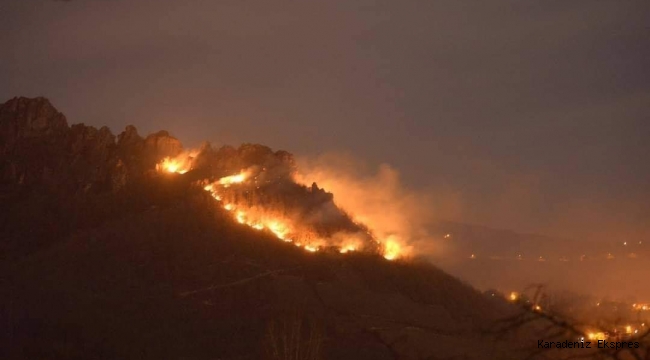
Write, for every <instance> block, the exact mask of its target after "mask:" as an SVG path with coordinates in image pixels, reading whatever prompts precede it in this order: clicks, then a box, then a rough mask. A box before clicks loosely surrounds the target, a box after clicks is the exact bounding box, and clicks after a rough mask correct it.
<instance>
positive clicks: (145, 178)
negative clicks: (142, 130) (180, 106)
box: [0, 99, 520, 359]
mask: <svg viewBox="0 0 650 360" xmlns="http://www.w3.org/2000/svg"><path fill="white" fill-rule="evenodd" d="M7 104H9V105H7ZM7 104H5V105H3V107H2V108H0V121H2V123H0V129H1V130H2V133H1V134H2V135H3V138H1V139H0V141H1V142H0V149H1V150H2V151H3V152H2V158H1V159H0V171H2V172H1V173H2V184H1V185H2V187H1V189H0V190H1V191H2V193H1V196H2V203H3V206H2V210H0V221H1V222H2V230H1V233H2V238H1V240H0V241H1V242H2V255H3V256H2V260H0V261H1V262H0V274H1V275H0V349H1V350H0V351H1V352H2V354H0V358H7V359H261V358H277V359H285V358H286V359H297V358H304V359H312V358H314V359H315V358H317V357H315V356H310V354H309V353H308V352H309V351H310V350H315V348H316V345H318V346H319V353H320V355H321V356H320V358H324V359H465V358H469V359H507V358H519V357H520V355H519V354H517V353H516V352H513V349H512V347H509V346H504V345H503V344H500V343H494V341H493V339H492V338H489V337H486V336H483V335H482V333H481V330H482V329H484V328H486V327H488V326H489V325H490V324H491V323H492V321H493V320H494V319H496V318H497V317H501V316H504V314H505V312H506V311H507V310H506V309H504V307H502V306H501V304H498V303H491V302H487V301H486V300H485V299H484V298H483V297H482V296H481V295H480V294H479V293H477V292H476V291H475V290H473V289H472V288H470V287H468V286H466V285H464V284H462V283H460V282H459V281H457V280H456V279H454V278H452V277H450V276H448V275H447V274H445V273H443V272H442V271H440V270H438V269H437V268H435V267H434V266H431V265H427V264H424V263H414V262H410V263H404V262H389V261H386V260H384V259H383V258H381V257H380V256H378V255H374V254H370V253H368V254H362V253H358V254H346V255H342V254H339V253H335V252H328V251H323V252H318V253H307V252H304V251H302V250H300V249H298V248H296V247H294V246H293V245H291V244H286V243H282V242H278V241H277V239H275V238H273V237H271V236H270V235H268V234H266V235H265V234H264V233H260V232H257V231H255V230H251V229H250V228H248V227H245V226H242V225H240V224H237V223H236V222H233V221H232V218H231V217H230V215H229V214H228V213H227V212H226V211H225V210H223V209H222V208H221V207H219V206H218V205H217V203H216V202H215V201H214V200H213V199H212V198H211V197H210V196H209V194H207V193H206V192H204V191H202V190H201V189H200V188H198V187H196V186H192V182H191V181H190V180H189V179H188V177H187V176H184V175H175V174H164V175H161V174H157V173H155V172H149V171H148V170H147V169H149V168H153V166H155V163H156V162H157V161H159V160H160V159H161V157H163V156H168V155H170V154H172V153H174V152H177V151H178V149H175V146H176V145H174V144H175V142H174V140H175V139H173V138H171V137H169V136H168V134H166V133H158V134H156V135H153V136H154V138H156V141H153V140H149V141H148V142H147V141H145V140H146V139H142V138H139V139H140V140H138V141H133V142H132V144H135V145H133V147H132V148H130V149H131V150H127V149H129V146H127V145H125V144H128V143H129V141H128V137H129V136H131V137H133V135H134V134H133V130H134V129H132V130H129V129H127V131H125V133H122V134H121V135H120V136H118V140H117V141H115V139H114V138H111V136H112V135H111V134H110V132H108V131H107V130H94V129H89V128H88V127H79V126H77V130H76V131H78V132H80V133H83V134H86V135H84V136H85V137H83V138H84V139H86V140H84V141H82V142H80V143H81V144H84V145H83V146H81V145H80V146H79V147H78V148H75V147H74V146H73V145H71V144H75V142H74V141H72V140H71V139H74V138H75V137H74V136H78V135H74V136H73V135H71V133H70V131H71V130H70V129H71V128H68V127H67V124H66V123H65V119H64V118H63V122H61V121H59V120H57V119H61V117H62V115H60V114H59V113H58V112H56V111H55V110H53V108H51V105H49V103H47V101H46V100H44V99H36V100H28V99H15V100H13V102H10V103H7ZM7 107H11V109H9V110H11V111H9V110H7ZM16 109H18V110H20V109H23V110H20V111H16ZM25 109H26V110H25ZM7 114H10V115H7ZM17 117H23V118H22V119H20V118H17ZM25 117H27V118H28V119H27V120H29V121H27V120H25V119H24V118H25ZM57 121H58V122H57ZM16 124H18V125H16ZM25 124H30V125H29V126H27V128H26V127H25V126H26V125H25ZM53 124H54V127H53ZM66 128H67V129H68V130H66ZM74 128H75V127H74V126H73V127H72V129H74ZM34 129H36V130H34ZM30 131H31V133H30ZM7 134H9V135H7ZM102 134H103V135H102ZM125 134H126V135H125ZM129 134H130V135H129ZM135 135H137V134H135ZM102 138H107V139H110V140H111V141H106V142H105V143H104V145H98V144H101V143H102V142H101V141H99V140H97V139H102ZM150 138H151V137H149V138H147V139H150ZM26 142H29V145H31V147H27V145H24V143H26ZM62 144H63V145H62ZM23 146H24V147H23ZM21 147H22V148H21ZM103 149H107V150H106V151H105V152H103V151H104V150H103ZM44 166H45V169H49V170H43V169H44ZM88 169H91V170H88ZM285 340H286V341H285ZM285 343H289V347H290V348H291V349H292V350H293V351H294V354H295V353H296V352H302V353H303V354H304V356H301V357H288V356H283V354H282V344H285ZM291 344H295V345H291ZM274 349H276V350H277V352H276V351H274ZM278 349H279V350H278ZM274 352H275V353H276V355H278V356H276V357H273V356H272V355H273V354H274Z"/></svg>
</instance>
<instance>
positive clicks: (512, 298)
mask: <svg viewBox="0 0 650 360" xmlns="http://www.w3.org/2000/svg"><path fill="white" fill-rule="evenodd" d="M517 299H519V294H518V293H516V292H514V291H513V292H511V293H510V301H517Z"/></svg>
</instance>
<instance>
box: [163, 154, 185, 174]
mask: <svg viewBox="0 0 650 360" xmlns="http://www.w3.org/2000/svg"><path fill="white" fill-rule="evenodd" d="M159 169H161V170H163V171H166V172H168V173H179V174H185V173H186V172H187V171H188V169H186V168H184V166H183V164H182V163H181V162H180V161H178V160H174V159H170V158H165V159H164V160H163V161H162V162H161V163H160V167H159Z"/></svg>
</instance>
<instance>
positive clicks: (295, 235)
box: [157, 156, 406, 260]
mask: <svg viewBox="0 0 650 360" xmlns="http://www.w3.org/2000/svg"><path fill="white" fill-rule="evenodd" d="M192 158H193V156H190V157H183V158H180V157H179V158H174V159H172V158H165V159H163V160H162V161H161V162H160V163H159V164H158V166H157V170H158V171H160V172H166V173H176V174H186V173H187V172H189V171H190V170H192V169H193V168H192V161H191V160H188V159H192ZM201 183H202V185H203V190H205V191H207V192H209V193H210V195H211V196H212V198H214V199H215V200H216V201H217V202H219V203H220V204H221V206H222V207H223V208H224V209H225V210H227V211H228V212H229V213H230V214H231V215H232V218H233V220H235V221H237V222H238V223H240V224H242V225H246V226H248V227H250V228H252V229H255V230H258V231H267V232H269V233H271V234H273V236H274V237H276V238H277V239H278V240H280V241H284V242H287V243H292V244H294V245H295V246H296V247H299V248H302V249H304V250H305V251H308V252H317V251H320V250H322V249H324V248H335V249H336V250H337V251H338V252H340V253H341V254H347V253H350V252H354V251H363V250H365V248H364V247H365V245H364V241H367V240H368V239H370V241H371V242H373V243H374V245H377V247H376V248H377V249H378V251H379V252H380V253H381V254H382V256H383V257H384V258H385V259H387V260H395V259H399V258H403V257H405V256H406V254H405V252H404V251H403V246H402V245H401V244H400V242H399V239H397V238H396V237H394V236H388V237H387V238H386V239H375V238H374V237H373V236H372V231H370V230H369V231H367V233H365V234H363V235H364V237H365V238H366V239H364V238H362V237H360V236H359V235H357V234H348V233H344V232H341V233H335V234H334V235H333V236H323V235H320V234H319V233H318V232H317V231H315V230H314V229H313V228H311V226H309V224H301V223H300V222H299V221H296V220H295V219H294V218H293V217H292V216H290V215H289V214H287V213H285V212H283V211H281V210H275V209H273V207H272V206H270V207H269V206H258V205H256V204H254V203H250V201H242V200H241V199H239V198H238V196H237V195H238V193H234V194H233V193H232V191H235V189H237V188H240V189H239V191H242V190H243V192H244V193H248V191H247V190H244V189H243V188H244V187H248V188H251V187H252V188H257V189H259V186H257V185H258V184H257V174H256V173H255V171H253V170H251V169H247V170H242V171H240V172H239V173H236V174H232V175H228V176H224V177H221V178H218V179H217V180H216V181H211V180H209V179H204V180H202V182H201ZM359 225H361V224H359Z"/></svg>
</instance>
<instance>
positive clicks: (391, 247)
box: [384, 236, 402, 260]
mask: <svg viewBox="0 0 650 360" xmlns="http://www.w3.org/2000/svg"><path fill="white" fill-rule="evenodd" d="M401 251H402V246H401V245H400V244H399V243H398V242H397V241H395V240H394V237H393V236H391V237H390V238H389V239H388V240H386V241H385V242H384V258H386V260H395V259H397V257H399V255H400V253H401Z"/></svg>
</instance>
